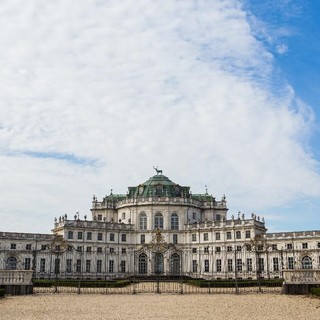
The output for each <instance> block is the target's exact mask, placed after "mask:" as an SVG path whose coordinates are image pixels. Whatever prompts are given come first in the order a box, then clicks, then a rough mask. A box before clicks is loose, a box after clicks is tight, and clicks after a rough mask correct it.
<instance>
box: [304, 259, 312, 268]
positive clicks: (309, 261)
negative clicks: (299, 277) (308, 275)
mask: <svg viewBox="0 0 320 320" xmlns="http://www.w3.org/2000/svg"><path fill="white" fill-rule="evenodd" d="M302 269H312V259H311V258H310V257H308V256H305V257H303V258H302Z"/></svg>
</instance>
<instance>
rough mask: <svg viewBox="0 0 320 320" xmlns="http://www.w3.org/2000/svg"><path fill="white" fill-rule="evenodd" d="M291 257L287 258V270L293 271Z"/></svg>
mask: <svg viewBox="0 0 320 320" xmlns="http://www.w3.org/2000/svg"><path fill="white" fill-rule="evenodd" d="M293 267H294V264H293V257H288V269H290V270H293Z"/></svg>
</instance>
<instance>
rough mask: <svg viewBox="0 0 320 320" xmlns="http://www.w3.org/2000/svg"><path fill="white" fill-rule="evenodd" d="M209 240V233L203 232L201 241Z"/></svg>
mask: <svg viewBox="0 0 320 320" xmlns="http://www.w3.org/2000/svg"><path fill="white" fill-rule="evenodd" d="M208 240H209V234H208V233H204V234H203V241H208Z"/></svg>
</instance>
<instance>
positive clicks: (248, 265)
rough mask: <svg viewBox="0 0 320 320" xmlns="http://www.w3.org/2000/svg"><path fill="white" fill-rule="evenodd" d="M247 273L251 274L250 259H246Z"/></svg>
mask: <svg viewBox="0 0 320 320" xmlns="http://www.w3.org/2000/svg"><path fill="white" fill-rule="evenodd" d="M247 271H248V272H252V259H251V258H248V259H247Z"/></svg>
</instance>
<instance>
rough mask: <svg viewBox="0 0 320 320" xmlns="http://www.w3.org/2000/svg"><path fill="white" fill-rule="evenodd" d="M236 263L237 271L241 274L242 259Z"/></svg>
mask: <svg viewBox="0 0 320 320" xmlns="http://www.w3.org/2000/svg"><path fill="white" fill-rule="evenodd" d="M236 263H237V265H236V268H237V271H238V272H242V259H237V261H236Z"/></svg>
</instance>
